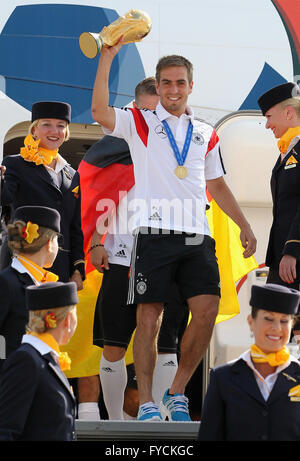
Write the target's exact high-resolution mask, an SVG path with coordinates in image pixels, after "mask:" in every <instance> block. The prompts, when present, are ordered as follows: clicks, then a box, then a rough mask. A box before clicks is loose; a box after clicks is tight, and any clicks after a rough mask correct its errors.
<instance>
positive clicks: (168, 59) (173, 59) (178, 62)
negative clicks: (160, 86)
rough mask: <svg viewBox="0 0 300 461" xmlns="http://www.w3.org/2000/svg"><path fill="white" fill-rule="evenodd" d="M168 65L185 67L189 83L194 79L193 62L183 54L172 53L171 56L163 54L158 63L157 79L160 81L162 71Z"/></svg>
mask: <svg viewBox="0 0 300 461" xmlns="http://www.w3.org/2000/svg"><path fill="white" fill-rule="evenodd" d="M166 67H185V68H186V70H187V76H188V81H189V83H191V82H192V80H193V64H192V63H191V62H190V61H189V60H188V59H186V58H184V57H183V56H179V55H177V54H172V55H170V56H163V57H162V58H160V60H159V61H158V63H157V66H156V74H155V76H156V80H157V82H158V83H159V81H160V73H161V71H162V70H163V69H165V68H166Z"/></svg>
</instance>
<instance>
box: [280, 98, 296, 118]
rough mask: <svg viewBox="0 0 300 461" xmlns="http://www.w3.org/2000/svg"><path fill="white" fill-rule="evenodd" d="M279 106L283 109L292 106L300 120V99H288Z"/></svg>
mask: <svg viewBox="0 0 300 461" xmlns="http://www.w3.org/2000/svg"><path fill="white" fill-rule="evenodd" d="M279 106H280V108H281V109H285V108H286V107H288V106H291V107H292V108H293V109H294V110H295V112H296V115H297V117H298V118H300V97H298V96H295V97H294V98H289V99H286V100H285V101H282V102H280V103H279Z"/></svg>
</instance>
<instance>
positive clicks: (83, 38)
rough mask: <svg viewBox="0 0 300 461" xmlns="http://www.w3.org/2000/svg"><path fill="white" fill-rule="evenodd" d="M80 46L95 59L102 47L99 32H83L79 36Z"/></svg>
mask: <svg viewBox="0 0 300 461" xmlns="http://www.w3.org/2000/svg"><path fill="white" fill-rule="evenodd" d="M79 46H80V49H81V51H82V52H83V54H84V55H85V56H86V57H87V58H89V59H93V58H95V57H96V56H97V54H98V53H99V52H100V50H101V48H102V44H101V41H100V39H99V34H93V33H92V32H83V33H82V34H81V35H80V37H79Z"/></svg>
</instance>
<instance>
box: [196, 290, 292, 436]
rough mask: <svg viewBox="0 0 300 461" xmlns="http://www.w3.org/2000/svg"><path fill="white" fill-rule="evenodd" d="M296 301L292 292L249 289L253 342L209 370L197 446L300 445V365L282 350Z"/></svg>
mask: <svg viewBox="0 0 300 461" xmlns="http://www.w3.org/2000/svg"><path fill="white" fill-rule="evenodd" d="M299 300H300V294H299V292H298V291H297V290H295V289H293V288H287V287H284V286H282V285H276V284H271V283H270V284H266V285H264V286H257V285H253V286H252V290H251V299H250V305H251V306H252V311H251V314H250V315H249V316H248V323H249V326H250V329H251V331H252V333H253V335H254V340H255V343H254V344H253V345H252V346H251V348H250V350H248V351H246V352H245V353H243V354H242V355H241V356H240V357H239V358H238V359H237V360H235V361H233V362H230V363H228V364H226V365H222V366H220V367H217V368H215V369H213V370H212V371H211V373H210V383H209V386H208V390H207V393H206V396H205V399H204V404H203V410H202V415H201V422H200V429H199V440H200V441H213V440H214V441H215V440H216V441H223V440H226V441H262V440H267V441H300V364H299V361H298V360H296V359H295V358H294V357H293V356H291V355H290V353H289V349H288V348H287V347H286V344H287V343H288V341H289V337H290V332H291V328H292V324H293V320H294V315H295V314H296V312H297V310H298V306H299Z"/></svg>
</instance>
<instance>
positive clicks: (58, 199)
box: [1, 101, 85, 289]
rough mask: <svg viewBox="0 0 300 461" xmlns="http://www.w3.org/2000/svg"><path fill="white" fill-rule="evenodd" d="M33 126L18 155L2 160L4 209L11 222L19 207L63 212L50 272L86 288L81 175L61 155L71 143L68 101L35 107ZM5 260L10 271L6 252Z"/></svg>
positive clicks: (52, 102)
mask: <svg viewBox="0 0 300 461" xmlns="http://www.w3.org/2000/svg"><path fill="white" fill-rule="evenodd" d="M31 121H32V123H31V126H30V128H29V134H28V135H27V136H26V138H25V141H24V147H23V148H21V151H20V155H12V156H7V157H5V158H4V160H3V163H2V165H3V166H4V167H5V168H2V171H4V181H3V186H2V194H1V201H2V205H3V206H10V207H11V214H12V216H11V218H12V219H13V217H14V212H15V210H16V208H18V207H20V206H25V205H40V206H46V207H50V208H54V209H56V210H57V211H58V212H59V213H60V215H61V234H62V235H61V237H60V239H59V247H60V251H59V253H58V256H57V258H56V261H55V263H54V266H53V268H52V269H53V272H54V273H56V274H57V275H58V276H59V279H60V280H61V281H69V280H73V281H75V282H76V284H77V288H78V289H82V281H83V279H84V277H85V275H84V253H83V234H82V230H81V195H80V184H79V175H78V173H77V172H75V170H74V169H73V168H71V166H70V165H69V164H68V163H67V162H66V161H65V160H64V159H63V157H62V156H61V155H60V154H59V152H58V151H59V148H60V147H61V145H62V144H63V142H64V141H66V140H67V139H68V138H69V123H70V121H71V106H70V105H69V104H67V103H65V102H56V101H42V102H36V103H34V104H33V106H32V118H31ZM6 250H7V247H6ZM2 251H5V246H4V249H3V250H2ZM4 259H6V262H4V265H5V266H7V265H8V261H7V258H5V257H4V255H3V253H2V255H1V260H2V261H3V260H4ZM2 267H3V262H2Z"/></svg>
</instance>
